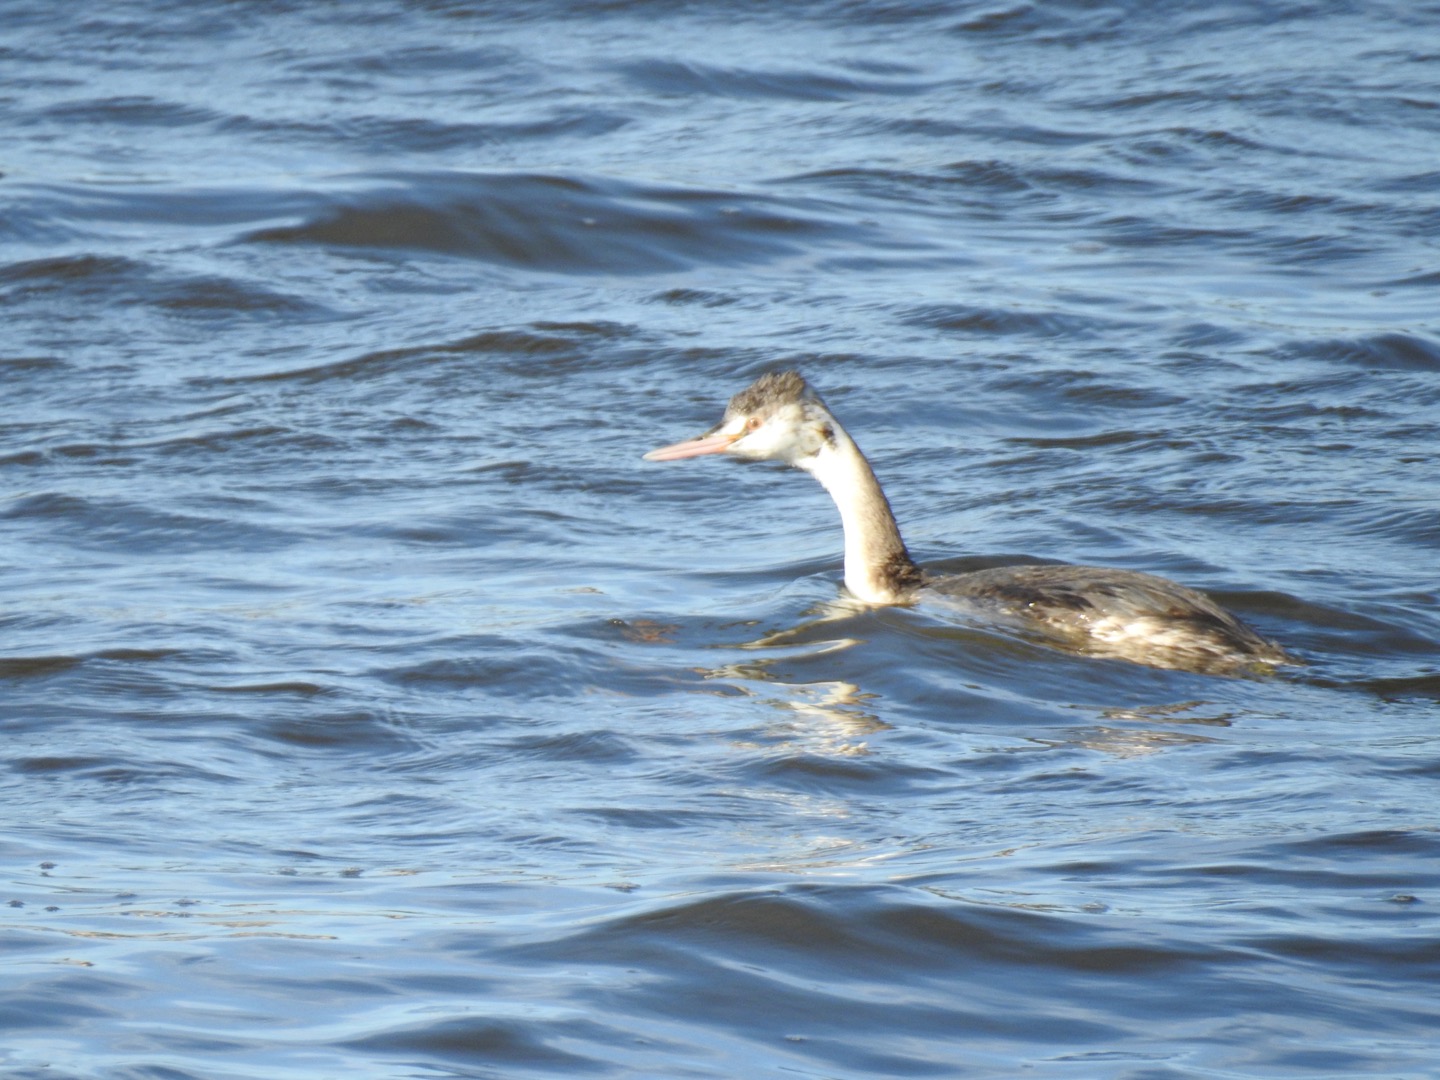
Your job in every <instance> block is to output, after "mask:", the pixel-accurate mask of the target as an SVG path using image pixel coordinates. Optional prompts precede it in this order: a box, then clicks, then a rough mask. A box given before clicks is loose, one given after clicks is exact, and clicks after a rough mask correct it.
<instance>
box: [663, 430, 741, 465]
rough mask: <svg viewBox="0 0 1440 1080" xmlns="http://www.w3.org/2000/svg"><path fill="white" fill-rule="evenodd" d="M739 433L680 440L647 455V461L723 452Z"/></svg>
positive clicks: (675, 459)
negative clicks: (685, 440) (686, 440)
mask: <svg viewBox="0 0 1440 1080" xmlns="http://www.w3.org/2000/svg"><path fill="white" fill-rule="evenodd" d="M739 437H740V436H739V435H706V436H704V437H703V438H699V439H691V440H689V441H688V442H678V443H676V444H675V445H674V446H662V447H660V448H659V449H658V450H651V451H650V452H649V453H648V454H646V455H645V460H646V461H679V460H680V459H681V458H691V457H700V456H701V455H702V454H723V453H724V452H725V451H726V450H728V449H729V448H730V444H731V443H733V442H734V441H735V440H736V439H738V438H739Z"/></svg>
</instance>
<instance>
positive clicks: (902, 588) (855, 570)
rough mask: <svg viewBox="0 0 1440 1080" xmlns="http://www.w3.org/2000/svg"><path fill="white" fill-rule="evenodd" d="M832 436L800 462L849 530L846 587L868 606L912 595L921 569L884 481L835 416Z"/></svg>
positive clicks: (905, 598) (830, 427) (891, 602)
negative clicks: (907, 545) (898, 522)
mask: <svg viewBox="0 0 1440 1080" xmlns="http://www.w3.org/2000/svg"><path fill="white" fill-rule="evenodd" d="M829 434H830V438H829V439H828V440H827V441H826V442H825V443H824V444H823V445H822V446H821V447H820V449H819V450H818V451H817V452H816V453H814V454H812V455H810V456H808V457H806V458H804V459H803V460H801V461H799V462H797V463H796V464H798V465H799V466H800V467H801V468H802V469H804V470H805V471H806V472H808V473H810V475H811V476H813V477H815V479H816V480H819V481H820V483H821V484H822V485H824V487H825V490H826V491H828V492H829V493H830V497H831V498H832V499H834V500H835V506H836V508H837V509H838V510H839V511H840V522H841V524H842V525H843V526H844V529H845V588H847V589H848V590H850V592H851V593H852V594H853V595H854V596H855V598H856V599H857V600H860V601H862V602H864V603H867V604H896V603H903V602H905V601H906V600H908V599H909V598H910V593H912V592H913V591H914V588H915V585H916V584H917V578H918V572H917V571H916V569H915V564H914V563H913V562H912V561H911V560H910V555H909V553H908V552H907V551H906V550H905V541H904V540H903V539H901V537H900V528H899V526H898V525H896V523H895V515H894V514H893V513H892V512H891V510H890V503H889V501H888V500H887V499H886V498H885V493H884V492H883V491H882V490H881V489H880V482H879V481H878V480H876V479H875V473H874V472H873V471H872V470H871V468H870V463H869V462H868V461H866V460H865V455H864V454H862V453H861V452H860V448H859V447H858V446H856V445H855V442H854V440H852V439H851V438H850V436H849V435H848V434H846V432H845V430H844V429H843V428H842V427H840V425H839V424H837V423H835V422H834V421H833V419H832V420H831V422H830V424H829Z"/></svg>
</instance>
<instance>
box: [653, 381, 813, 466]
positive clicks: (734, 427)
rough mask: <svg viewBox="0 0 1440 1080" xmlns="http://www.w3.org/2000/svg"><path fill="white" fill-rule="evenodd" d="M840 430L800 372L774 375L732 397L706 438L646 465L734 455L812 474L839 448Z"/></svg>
mask: <svg viewBox="0 0 1440 1080" xmlns="http://www.w3.org/2000/svg"><path fill="white" fill-rule="evenodd" d="M835 427H836V425H835V420H834V418H832V417H831V415H830V412H829V410H828V409H826V408H825V403H824V402H823V401H821V400H820V395H819V394H817V393H816V392H815V390H814V389H813V388H812V387H811V386H810V384H809V383H807V382H806V381H805V380H804V378H803V377H802V376H801V375H800V373H799V372H797V371H779V372H771V373H769V374H767V375H762V376H760V378H758V379H756V380H755V381H754V382H753V383H751V384H750V385H749V386H747V387H746V388H745V389H744V390H741V391H740V392H739V393H738V394H736V395H735V396H734V397H733V398H731V399H730V405H729V407H728V408H726V410H725V419H723V420H722V421H720V423H719V424H718V425H716V426H715V427H714V428H712V429H711V430H710V431H707V432H706V433H705V434H704V435H702V436H700V438H698V439H691V440H689V441H688V442H682V443H676V444H675V445H674V446H662V447H661V448H660V449H658V450H651V451H650V452H649V453H648V454H646V455H645V460H646V461H678V460H680V459H681V458H691V457H700V456H701V455H702V454H729V455H731V456H732V457H738V458H748V459H750V460H752V461H783V462H785V463H786V464H787V465H795V466H797V467H799V468H802V469H807V470H808V469H810V467H811V465H812V463H813V462H814V460H815V456H816V455H817V454H819V453H820V451H821V450H823V449H824V448H825V447H827V446H833V445H834V442H835Z"/></svg>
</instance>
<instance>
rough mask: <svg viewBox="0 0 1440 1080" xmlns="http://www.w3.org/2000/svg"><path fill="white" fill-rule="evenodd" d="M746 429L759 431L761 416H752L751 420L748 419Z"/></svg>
mask: <svg viewBox="0 0 1440 1080" xmlns="http://www.w3.org/2000/svg"><path fill="white" fill-rule="evenodd" d="M745 430H746V431H759V430H760V418H759V417H758V416H752V417H750V419H749V420H746V421H745Z"/></svg>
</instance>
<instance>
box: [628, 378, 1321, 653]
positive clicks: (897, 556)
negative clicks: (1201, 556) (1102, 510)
mask: <svg viewBox="0 0 1440 1080" xmlns="http://www.w3.org/2000/svg"><path fill="white" fill-rule="evenodd" d="M704 454H729V455H731V456H732V457H738V458H746V459H750V460H754V461H783V462H785V463H786V464H787V465H794V466H795V467H796V468H800V469H804V470H805V471H806V472H808V473H809V474H810V475H811V476H813V477H815V479H816V480H819V481H820V483H821V484H823V485H824V487H825V490H826V491H828V492H830V497H831V498H832V499H834V500H835V505H836V507H837V508H838V509H839V511H840V521H841V524H842V525H843V526H844V530H845V587H846V589H847V590H849V592H850V593H851V594H852V595H853V596H854V597H855V598H856V599H857V600H860V601H861V602H863V603H866V604H910V603H914V602H916V601H922V600H926V599H935V600H943V601H949V602H951V603H959V604H961V605H963V606H964V607H965V608H967V609H969V610H972V611H975V612H978V613H982V614H991V615H996V616H1000V617H1002V618H1004V619H1006V620H1010V621H1013V622H1015V623H1017V624H1018V625H1020V626H1021V627H1022V628H1024V629H1029V630H1031V631H1034V632H1038V633H1039V634H1041V635H1042V637H1043V638H1044V639H1046V640H1048V641H1049V642H1050V643H1051V644H1057V645H1060V646H1062V647H1066V648H1069V649H1072V650H1075V651H1079V652H1085V653H1091V654H1095V655H1099V656H1110V657H1116V658H1119V659H1124V660H1131V661H1135V662H1137V663H1142V664H1149V665H1151V666H1154V667H1167V668H1183V669H1188V670H1196V671H1236V670H1243V669H1245V668H1257V667H1265V666H1268V665H1271V664H1285V663H1295V662H1296V661H1295V660H1293V658H1291V657H1290V656H1289V655H1288V654H1287V653H1286V652H1285V650H1284V649H1282V648H1280V646H1278V645H1276V644H1275V643H1274V642H1270V641H1266V640H1265V639H1264V638H1262V637H1261V636H1260V635H1259V634H1257V633H1255V631H1253V630H1251V629H1250V628H1249V627H1248V626H1246V625H1245V624H1244V623H1242V622H1241V621H1240V620H1239V619H1237V618H1236V617H1235V616H1234V615H1231V614H1230V613H1229V612H1228V611H1226V610H1224V609H1223V608H1221V607H1219V606H1218V605H1217V604H1215V603H1214V601H1212V600H1210V599H1209V598H1208V597H1206V596H1203V595H1202V594H1200V593H1198V592H1196V591H1195V590H1194V589H1188V588H1186V587H1185V586H1184V585H1179V584H1177V583H1175V582H1173V581H1169V580H1167V579H1165V578H1162V577H1156V576H1155V575H1153V574H1142V573H1140V572H1138V571H1135V570H1117V569H1109V568H1104V567H1098V566H1028V565H1027V566H1006V567H997V568H995V569H991V570H978V571H975V572H973V573H968V574H930V573H927V572H926V571H924V570H922V569H920V567H918V566H916V565H915V561H914V560H913V559H911V558H910V552H909V551H908V550H906V548H905V541H904V540H903V539H902V538H901V536H900V528H899V526H897V525H896V524H895V515H894V514H893V513H892V512H891V510H890V503H889V501H888V500H887V499H886V498H885V493H884V492H883V491H882V490H881V489H880V483H879V481H877V480H876V479H875V473H874V472H873V471H872V470H871V468H870V463H869V462H868V461H866V460H865V455H864V454H862V453H861V452H860V448H859V447H858V446H856V445H855V441H854V440H853V439H851V438H850V436H849V435H848V434H847V433H846V431H845V429H844V428H843V427H841V426H840V424H839V422H838V421H837V420H836V419H835V417H834V416H833V415H832V414H831V413H830V410H829V409H827V408H826V407H825V403H824V402H823V401H822V400H821V399H820V395H819V394H817V393H816V392H815V390H814V389H813V388H812V387H811V386H810V384H809V383H807V382H806V381H805V380H804V378H802V377H801V376H800V374H799V373H798V372H795V371H785V372H772V373H770V374H768V375H762V376H761V377H760V378H759V379H757V380H756V381H755V382H754V383H753V384H751V385H750V386H749V387H747V388H746V389H744V390H742V391H740V393H738V394H736V395H735V396H734V397H733V398H731V399H730V405H729V407H728V408H727V409H726V410H725V418H724V420H722V421H721V422H720V424H719V425H718V426H716V427H715V428H713V429H712V430H711V431H709V432H707V433H706V434H705V435H702V436H701V437H700V438H698V439H691V440H690V441H688V442H682V443H676V444H675V445H673V446H664V447H661V448H660V449H658V450H652V451H650V453H648V454H646V455H645V459H646V460H647V461H678V460H680V459H681V458H692V457H700V456H701V455H704Z"/></svg>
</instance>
